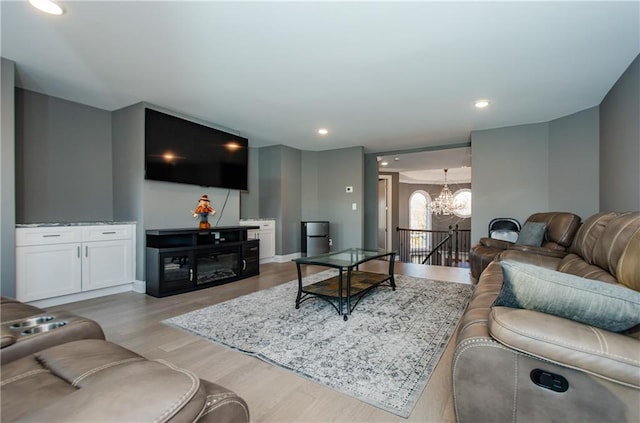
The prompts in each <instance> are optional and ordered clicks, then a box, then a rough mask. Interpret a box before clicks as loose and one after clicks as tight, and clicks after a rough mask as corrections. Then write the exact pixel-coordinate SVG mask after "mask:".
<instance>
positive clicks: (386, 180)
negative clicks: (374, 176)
mask: <svg viewBox="0 0 640 423" xmlns="http://www.w3.org/2000/svg"><path fill="white" fill-rule="evenodd" d="M391 190H392V184H391V175H379V176H378V251H388V250H390V249H391V246H392V245H393V244H392V242H391V241H392V240H391V236H392V234H393V228H392V224H391V213H392V209H391Z"/></svg>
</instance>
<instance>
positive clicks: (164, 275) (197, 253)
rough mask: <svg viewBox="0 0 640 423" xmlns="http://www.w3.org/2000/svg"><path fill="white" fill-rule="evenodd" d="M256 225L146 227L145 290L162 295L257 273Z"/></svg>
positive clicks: (150, 293)
mask: <svg viewBox="0 0 640 423" xmlns="http://www.w3.org/2000/svg"><path fill="white" fill-rule="evenodd" d="M249 229H259V227H258V226H224V227H214V228H210V229H149V230H147V231H146V239H147V247H146V248H147V251H146V252H147V254H146V272H147V275H146V282H147V294H149V295H152V296H154V297H165V296H168V295H174V294H180V293H183V292H189V291H193V290H196V289H202V288H209V287H211V286H215V285H221V284H224V283H227V282H232V281H236V280H239V279H244V278H246V277H249V276H253V275H257V274H258V273H260V240H258V239H248V238H247V230H249Z"/></svg>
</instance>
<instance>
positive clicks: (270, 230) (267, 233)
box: [240, 219, 276, 260]
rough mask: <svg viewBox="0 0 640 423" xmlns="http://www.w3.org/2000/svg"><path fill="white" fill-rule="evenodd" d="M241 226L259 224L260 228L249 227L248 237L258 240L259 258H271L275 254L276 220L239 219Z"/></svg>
mask: <svg viewBox="0 0 640 423" xmlns="http://www.w3.org/2000/svg"><path fill="white" fill-rule="evenodd" d="M240 225H241V226H259V227H260V229H249V230H248V231H247V237H248V238H249V239H259V240H260V260H265V259H271V258H273V257H274V256H275V255H276V221H275V220H271V219H265V220H259V219H256V220H252V219H247V220H241V221H240Z"/></svg>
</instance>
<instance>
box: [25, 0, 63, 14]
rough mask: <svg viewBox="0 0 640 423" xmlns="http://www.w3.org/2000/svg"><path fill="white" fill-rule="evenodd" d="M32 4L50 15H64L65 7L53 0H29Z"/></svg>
mask: <svg viewBox="0 0 640 423" xmlns="http://www.w3.org/2000/svg"><path fill="white" fill-rule="evenodd" d="M29 3H31V6H33V7H35V8H36V9H38V10H42V11H43V12H45V13H48V14H50V15H62V14H63V13H64V9H62V7H61V6H60V5H59V4H57V3H55V2H53V1H52V0H29Z"/></svg>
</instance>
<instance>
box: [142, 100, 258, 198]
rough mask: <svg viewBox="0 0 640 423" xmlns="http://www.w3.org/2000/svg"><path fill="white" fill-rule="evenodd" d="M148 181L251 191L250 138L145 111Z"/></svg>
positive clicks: (148, 110)
mask: <svg viewBox="0 0 640 423" xmlns="http://www.w3.org/2000/svg"><path fill="white" fill-rule="evenodd" d="M144 126H145V137H144V138H145V179H149V180H155V181H166V182H178V183H182V184H191V185H200V186H205V187H218V188H229V189H237V190H246V189H247V172H248V159H249V152H248V149H249V148H248V147H249V142H248V140H247V139H246V138H242V137H239V136H237V135H233V134H229V133H226V132H224V131H220V130H218V129H214V128H210V127H208V126H204V125H200V124H198V123H195V122H190V121H188V120H184V119H180V118H178V117H175V116H171V115H168V114H165V113H161V112H158V111H157V110H153V109H145V122H144Z"/></svg>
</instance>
